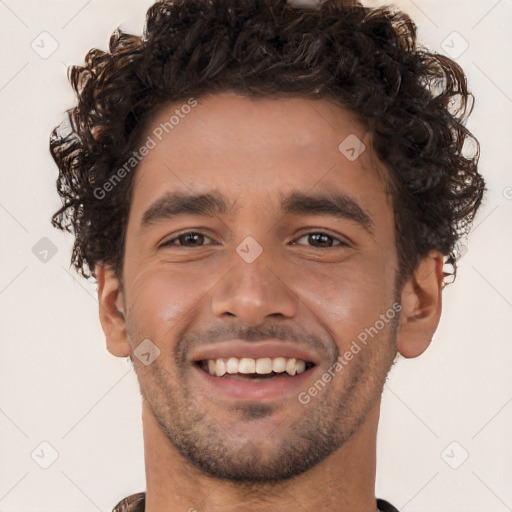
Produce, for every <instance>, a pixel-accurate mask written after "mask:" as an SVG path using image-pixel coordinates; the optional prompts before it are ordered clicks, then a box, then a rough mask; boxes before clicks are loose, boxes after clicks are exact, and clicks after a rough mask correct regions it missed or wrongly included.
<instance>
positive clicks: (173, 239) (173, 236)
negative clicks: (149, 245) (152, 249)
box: [158, 228, 216, 249]
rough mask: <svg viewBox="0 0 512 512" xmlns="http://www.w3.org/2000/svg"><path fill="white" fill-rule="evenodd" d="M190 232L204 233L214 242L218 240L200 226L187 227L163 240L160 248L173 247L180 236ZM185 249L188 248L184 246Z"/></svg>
mask: <svg viewBox="0 0 512 512" xmlns="http://www.w3.org/2000/svg"><path fill="white" fill-rule="evenodd" d="M188 234H194V235H202V236H204V237H205V238H209V239H210V240H212V241H213V242H215V241H216V240H215V239H214V238H213V237H211V236H209V235H207V234H206V233H205V232H204V231H202V230H201V229H200V228H199V229H186V230H184V231H178V232H177V233H173V234H172V235H171V237H172V238H168V239H166V240H165V241H164V242H162V243H161V244H159V246H158V247H159V248H160V247H167V246H169V247H172V242H175V241H176V240H177V239H178V238H179V237H180V236H183V235H188ZM210 245H215V244H210ZM176 247H180V246H179V245H176ZM184 248H185V249H187V247H184ZM189 249H193V247H189Z"/></svg>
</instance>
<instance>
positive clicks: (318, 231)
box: [158, 228, 352, 250]
mask: <svg viewBox="0 0 512 512" xmlns="http://www.w3.org/2000/svg"><path fill="white" fill-rule="evenodd" d="M306 229H307V231H305V232H303V233H302V234H299V235H296V236H295V238H294V239H293V242H294V243H293V245H302V244H297V243H295V242H296V241H297V240H300V239H301V238H303V237H305V236H307V235H312V234H313V235H327V236H328V237H330V238H332V239H333V240H336V241H338V242H340V243H339V244H338V245H335V246H333V247H313V246H310V247H311V248H312V249H320V250H322V249H323V250H328V249H334V248H335V247H352V245H351V243H350V242H348V241H346V237H342V236H341V235H337V234H332V233H330V232H329V231H328V230H325V229H323V228H306ZM188 234H194V235H202V236H204V237H205V238H208V239H210V240H212V241H213V242H216V240H215V239H214V238H213V237H211V236H209V235H207V234H206V233H205V232H204V231H202V230H201V229H188V230H184V231H181V232H180V231H178V232H177V233H174V234H172V235H171V236H172V238H169V239H168V240H166V241H164V242H162V243H161V244H160V245H159V246H158V247H159V248H160V247H172V246H173V242H175V241H176V240H177V239H178V238H179V237H180V236H183V235H188ZM209 245H216V244H215V243H213V244H209ZM176 247H182V246H180V245H176ZM199 247H204V246H199ZM183 248H184V249H193V247H183Z"/></svg>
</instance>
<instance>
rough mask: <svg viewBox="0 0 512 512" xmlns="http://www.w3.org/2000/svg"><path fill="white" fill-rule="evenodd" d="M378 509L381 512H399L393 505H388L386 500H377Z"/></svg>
mask: <svg viewBox="0 0 512 512" xmlns="http://www.w3.org/2000/svg"><path fill="white" fill-rule="evenodd" d="M377 507H378V508H379V510H380V512H398V509H396V508H395V507H393V505H391V503H388V502H387V501H386V500H381V499H378V500H377Z"/></svg>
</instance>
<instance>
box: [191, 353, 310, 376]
mask: <svg viewBox="0 0 512 512" xmlns="http://www.w3.org/2000/svg"><path fill="white" fill-rule="evenodd" d="M197 364H198V366H199V367H200V368H201V370H203V371H205V372H207V373H209V374H210V375H213V376H215V377H224V378H232V379H236V380H247V379H251V380H268V379H272V378H275V377H277V376H280V377H288V376H290V377H293V376H294V375H300V374H301V373H303V372H304V371H306V370H308V369H309V368H311V367H312V366H314V365H313V363H311V362H307V361H304V360H303V359H296V358H294V357H272V358H271V357H259V358H252V357H242V358H238V357H229V358H218V359H204V360H202V361H198V363H197Z"/></svg>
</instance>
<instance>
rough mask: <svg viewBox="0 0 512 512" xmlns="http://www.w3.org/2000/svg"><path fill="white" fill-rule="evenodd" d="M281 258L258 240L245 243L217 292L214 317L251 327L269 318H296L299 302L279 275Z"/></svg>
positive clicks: (213, 301) (213, 296)
mask: <svg viewBox="0 0 512 512" xmlns="http://www.w3.org/2000/svg"><path fill="white" fill-rule="evenodd" d="M278 258H279V256H278V255H277V254H276V252H275V251H272V250H270V249H269V248H265V247H263V246H262V245H260V244H259V243H258V242H257V241H256V240H255V239H251V237H247V238H246V239H244V240H243V241H242V242H241V243H240V244H239V246H238V247H237V248H236V252H235V254H234V255H233V258H232V262H231V263H232V265H231V270H230V271H229V272H228V273H227V274H226V275H225V277H224V278H223V279H221V281H220V282H219V283H218V284H217V286H215V288H214V290H213V293H212V311H213V313H214V314H215V315H217V316H223V315H226V314H227V315H234V316H237V317H238V318H239V320H240V321H242V322H244V323H245V324H246V325H248V326H256V325H260V324H261V323H263V322H264V321H265V318H266V317H267V316H269V315H282V316H284V317H288V318H291V317H293V316H295V314H296V310H297V301H298V299H297V297H296V295H295V293H294V292H293V291H292V290H291V289H290V288H289V286H290V285H289V284H288V283H287V282H286V279H285V278H284V276H280V275H279V274H280V270H281V268H282V267H281V266H280V265H279V262H278Z"/></svg>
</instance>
